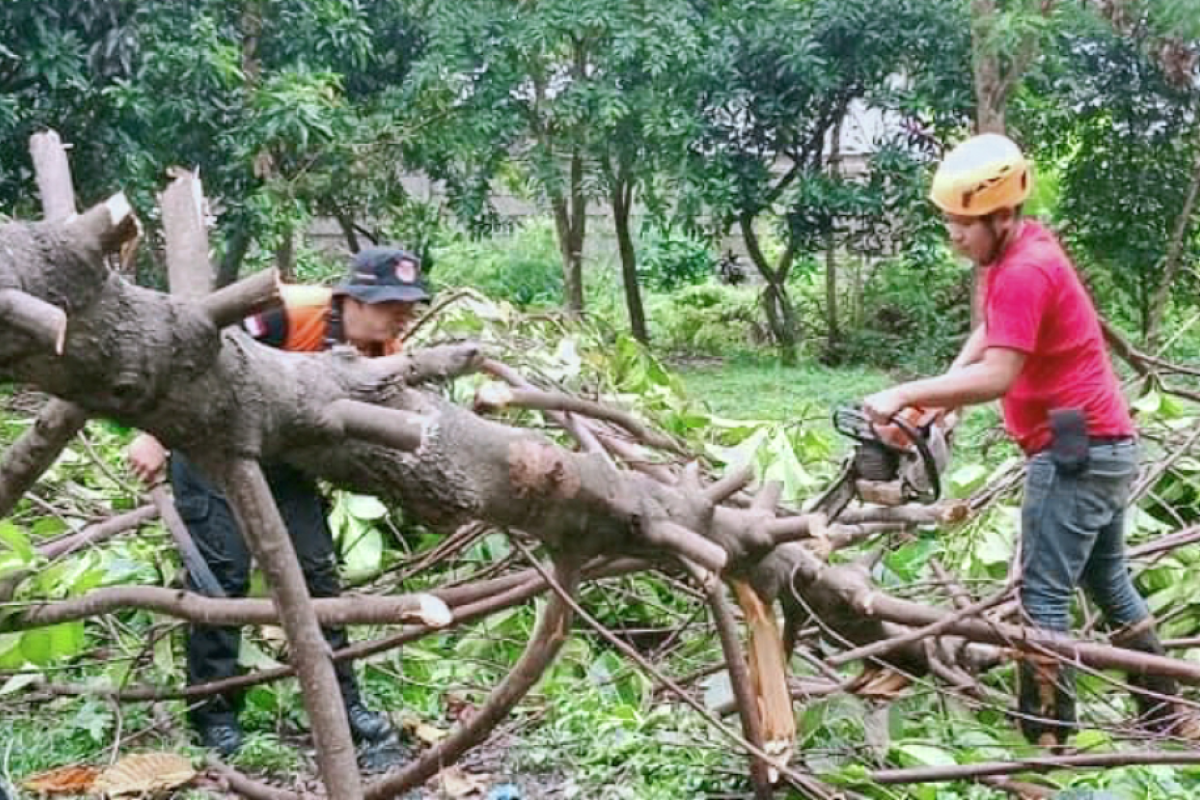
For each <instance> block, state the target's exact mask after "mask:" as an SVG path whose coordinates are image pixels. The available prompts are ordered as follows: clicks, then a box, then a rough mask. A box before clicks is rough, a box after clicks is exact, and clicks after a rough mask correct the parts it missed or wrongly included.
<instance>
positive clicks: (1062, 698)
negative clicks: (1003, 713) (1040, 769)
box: [1017, 654, 1076, 750]
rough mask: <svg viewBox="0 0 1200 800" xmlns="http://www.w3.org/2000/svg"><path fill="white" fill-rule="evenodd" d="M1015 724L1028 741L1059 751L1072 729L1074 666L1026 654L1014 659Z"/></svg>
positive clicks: (1073, 727) (1050, 658)
mask: <svg viewBox="0 0 1200 800" xmlns="http://www.w3.org/2000/svg"><path fill="white" fill-rule="evenodd" d="M1017 709H1018V711H1020V713H1021V716H1020V718H1019V719H1018V723H1019V725H1020V728H1021V733H1022V734H1024V735H1025V740H1026V741H1028V742H1029V743H1030V744H1037V745H1041V746H1042V747H1051V748H1054V749H1056V750H1061V749H1062V748H1063V746H1065V745H1066V743H1067V739H1068V738H1069V737H1070V735H1071V732H1072V731H1073V730H1074V729H1075V722H1076V716H1075V668H1074V667H1072V666H1071V665H1070V664H1064V663H1063V662H1061V661H1059V660H1057V659H1055V658H1052V657H1049V656H1040V655H1032V654H1026V655H1025V656H1023V657H1022V658H1021V659H1020V660H1019V661H1018V662H1017Z"/></svg>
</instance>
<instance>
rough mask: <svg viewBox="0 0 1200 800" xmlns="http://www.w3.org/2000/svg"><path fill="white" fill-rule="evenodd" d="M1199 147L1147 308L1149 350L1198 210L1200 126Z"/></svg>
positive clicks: (1160, 325)
mask: <svg viewBox="0 0 1200 800" xmlns="http://www.w3.org/2000/svg"><path fill="white" fill-rule="evenodd" d="M1195 148H1196V154H1195V163H1194V165H1193V166H1192V180H1191V183H1190V184H1188V189H1187V195H1186V196H1185V197H1184V200H1183V208H1182V209H1180V212H1179V216H1178V217H1176V218H1175V230H1174V232H1173V233H1172V234H1171V241H1170V242H1169V243H1168V245H1167V252H1166V255H1165V257H1164V259H1163V274H1162V277H1161V278H1159V281H1158V286H1157V287H1156V288H1155V290H1154V297H1153V298H1152V299H1151V300H1150V306H1149V309H1148V310H1147V314H1148V319H1147V321H1146V344H1147V346H1148V347H1149V349H1154V347H1155V346H1156V345H1157V344H1158V340H1159V338H1160V336H1161V328H1162V321H1163V317H1164V316H1165V315H1166V310H1167V301H1168V300H1169V299H1170V296H1171V288H1172V287H1173V286H1174V284H1175V278H1176V276H1177V275H1178V274H1179V268H1180V266H1181V265H1182V264H1183V250H1184V245H1185V244H1186V243H1187V234H1188V231H1189V230H1190V229H1191V225H1192V215H1193V214H1194V213H1195V211H1196V197H1197V195H1198V194H1200V128H1198V129H1197V136H1196V137H1195Z"/></svg>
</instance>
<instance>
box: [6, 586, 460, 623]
mask: <svg viewBox="0 0 1200 800" xmlns="http://www.w3.org/2000/svg"><path fill="white" fill-rule="evenodd" d="M312 603H313V611H314V612H315V613H316V615H317V619H318V620H320V623H321V625H322V626H323V627H344V626H346V625H395V624H399V623H402V622H412V621H415V620H421V621H427V622H428V623H429V624H430V625H431V626H432V627H443V626H445V625H448V624H449V623H450V622H451V615H450V611H449V609H448V608H447V607H446V606H445V604H444V603H442V601H440V600H438V599H437V598H436V597H434V596H433V595H428V594H425V595H398V596H393V597H371V596H348V597H339V598H323V599H319V600H313V601H312ZM124 608H140V609H144V610H146V611H154V612H157V613H159V614H166V615H167V616H171V617H175V618H176V619H184V620H187V621H188V622H193V623H200V624H204V625H279V624H280V615H279V611H278V609H277V608H276V606H275V605H274V604H273V603H272V602H271V601H270V600H256V599H250V598H237V599H232V598H215V597H208V596H206V595H201V594H194V593H191V592H182V591H178V590H175V589H166V588H163V587H159V586H114V587H111V588H106V589H94V590H92V591H90V592H88V593H87V594H85V595H83V596H82V597H72V598H69V599H67V600H53V601H45V602H33V603H30V604H29V605H28V607H27V608H26V609H24V610H21V609H20V608H19V607H16V608H10V609H9V611H8V613H6V614H5V616H4V619H3V621H2V622H0V631H14V630H26V629H29V628H41V627H45V626H47V625H57V624H59V623H63V622H71V621H73V620H81V619H90V618H92V617H98V616H101V615H103V614H111V613H113V612H116V611H120V610H121V609H124Z"/></svg>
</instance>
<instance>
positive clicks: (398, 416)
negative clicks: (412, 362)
mask: <svg viewBox="0 0 1200 800" xmlns="http://www.w3.org/2000/svg"><path fill="white" fill-rule="evenodd" d="M329 420H330V424H331V425H332V426H333V427H334V428H335V429H336V430H338V431H345V432H346V433H347V434H348V435H350V436H353V437H355V438H356V439H362V440H364V441H368V442H373V443H375V444H381V445H385V446H388V447H395V448H396V449H398V450H405V451H411V450H416V449H417V448H418V447H420V446H421V441H422V440H423V438H424V435H425V419H424V418H423V417H421V415H419V414H411V413H409V412H407V411H398V410H394V409H390V408H380V407H379V406H373V405H371V404H369V403H360V402H359V401H357V400H337V401H334V402H333V403H332V404H331V405H330V406H329Z"/></svg>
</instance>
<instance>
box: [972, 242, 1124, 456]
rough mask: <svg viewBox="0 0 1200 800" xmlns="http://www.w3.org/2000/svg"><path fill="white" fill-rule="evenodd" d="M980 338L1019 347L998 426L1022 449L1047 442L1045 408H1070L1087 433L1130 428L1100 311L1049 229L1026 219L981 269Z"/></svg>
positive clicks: (1032, 449) (1030, 449)
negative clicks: (1020, 357) (1019, 361)
mask: <svg viewBox="0 0 1200 800" xmlns="http://www.w3.org/2000/svg"><path fill="white" fill-rule="evenodd" d="M985 309H986V312H985V314H986V315H985V322H986V325H987V346H988V347H1004V348H1007V349H1010V350H1019V351H1020V352H1022V353H1025V355H1026V359H1025V366H1024V367H1023V368H1022V369H1021V374H1020V375H1018V376H1017V379H1016V381H1015V382H1014V383H1013V385H1012V386H1010V387H1009V389H1008V392H1007V393H1006V394H1005V395H1004V400H1003V406H1004V426H1005V428H1007V430H1008V432H1009V435H1011V436H1012V437H1013V438H1014V439H1016V441H1017V444H1019V445H1020V446H1021V449H1022V450H1024V451H1025V452H1026V454H1028V455H1033V454H1034V453H1038V452H1040V451H1042V450H1044V449H1046V448H1047V447H1048V446H1049V445H1050V438H1051V437H1050V423H1049V412H1050V411H1052V410H1054V409H1059V408H1077V409H1080V410H1081V411H1083V413H1084V416H1085V417H1086V418H1087V427H1088V434H1089V435H1091V436H1132V435H1133V433H1134V426H1133V420H1132V419H1131V418H1130V416H1129V408H1128V406H1127V405H1126V404H1125V398H1124V397H1123V396H1122V394H1121V386H1120V384H1119V383H1118V382H1117V376H1116V373H1115V372H1113V368H1112V363H1111V362H1110V361H1109V358H1108V351H1107V350H1106V349H1105V346H1104V334H1103V332H1102V331H1101V330H1100V319H1099V317H1097V315H1096V309H1095V307H1094V306H1093V305H1092V300H1091V298H1090V297H1088V294H1087V291H1086V290H1085V289H1084V288H1083V284H1082V283H1081V282H1080V280H1079V275H1078V274H1076V272H1075V268H1074V267H1073V266H1072V265H1071V261H1070V259H1069V258H1068V257H1067V254H1066V253H1065V252H1063V249H1062V247H1061V246H1060V245H1059V243H1058V240H1057V239H1055V238H1054V234H1052V233H1050V232H1049V231H1048V230H1046V229H1045V228H1044V227H1042V226H1041V225H1039V224H1038V223H1036V222H1032V221H1026V222H1024V223H1023V225H1022V228H1021V231H1020V232H1019V233H1018V234H1017V238H1016V240H1015V241H1014V242H1013V243H1012V244H1011V245H1009V247H1008V249H1007V250H1006V251H1005V253H1004V256H1003V257H1002V258H1001V259H1000V261H998V262H997V263H996V264H993V265H992V267H991V268H990V269H989V270H988V275H987V297H986V305H985Z"/></svg>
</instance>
